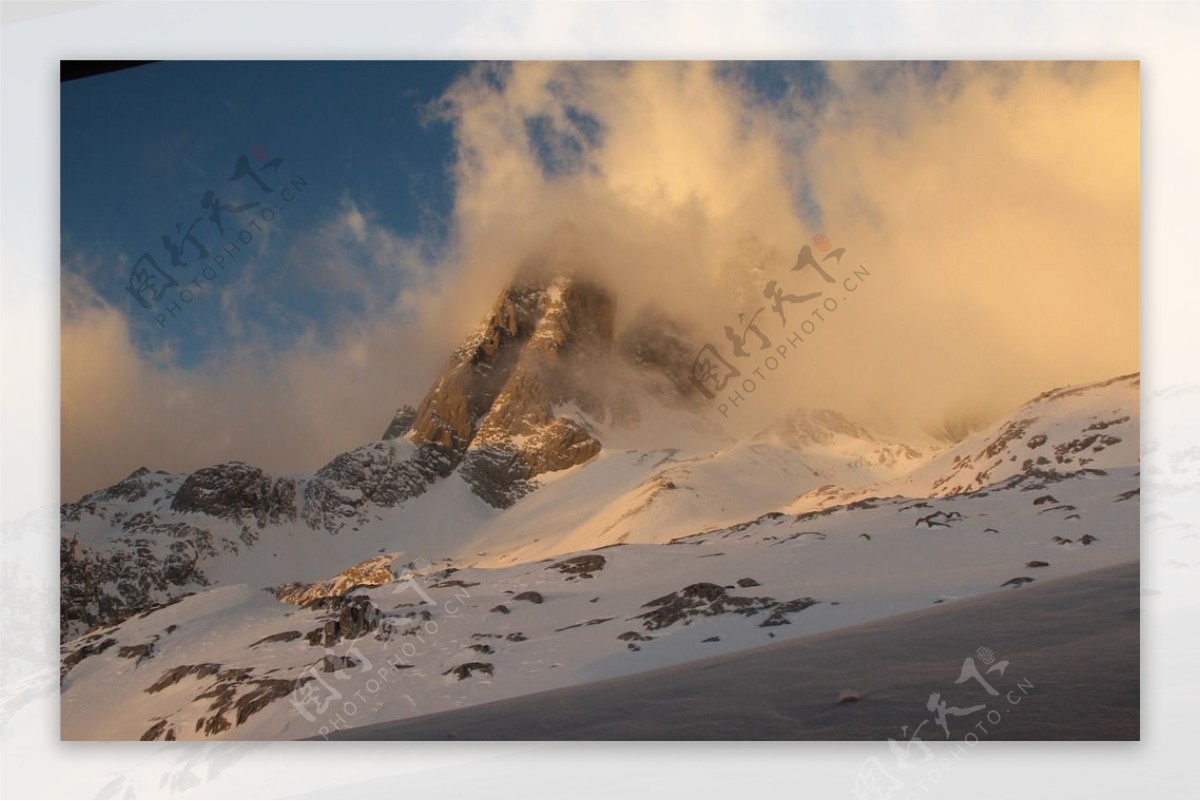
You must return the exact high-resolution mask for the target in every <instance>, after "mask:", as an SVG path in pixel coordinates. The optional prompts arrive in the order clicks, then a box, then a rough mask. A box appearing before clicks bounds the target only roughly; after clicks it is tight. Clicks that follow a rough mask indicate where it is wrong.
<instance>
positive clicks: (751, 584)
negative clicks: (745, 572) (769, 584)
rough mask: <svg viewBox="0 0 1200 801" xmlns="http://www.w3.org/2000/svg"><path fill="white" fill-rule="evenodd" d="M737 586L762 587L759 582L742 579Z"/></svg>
mask: <svg viewBox="0 0 1200 801" xmlns="http://www.w3.org/2000/svg"><path fill="white" fill-rule="evenodd" d="M737 585H738V586H739V587H761V586H762V585H761V584H759V583H758V582H757V581H755V580H754V579H752V578H740V579H738V580H737Z"/></svg>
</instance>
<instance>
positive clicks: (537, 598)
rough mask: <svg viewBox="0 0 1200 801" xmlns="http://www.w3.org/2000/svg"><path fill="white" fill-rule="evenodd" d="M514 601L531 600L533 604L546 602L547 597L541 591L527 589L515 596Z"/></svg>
mask: <svg viewBox="0 0 1200 801" xmlns="http://www.w3.org/2000/svg"><path fill="white" fill-rule="evenodd" d="M513 600H514V601H529V603H531V604H540V603H545V602H546V599H545V598H543V597H542V594H541V593H540V592H537V591H535V590H526V591H525V592H522V593H520V594H518V595H514V596H513Z"/></svg>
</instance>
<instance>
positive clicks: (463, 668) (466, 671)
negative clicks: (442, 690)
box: [442, 662, 492, 681]
mask: <svg viewBox="0 0 1200 801" xmlns="http://www.w3.org/2000/svg"><path fill="white" fill-rule="evenodd" d="M472 673H485V674H487V675H488V676H491V675H492V665H491V663H490V662H465V663H463V664H461V665H457V666H455V667H452V668H450V669H449V670H447V671H446V672H444V673H443V674H442V675H443V676H451V675H453V676H454V677H455V678H456V679H458V680H459V681H462V680H463V679H466V678H469V677H470V676H471V674H472Z"/></svg>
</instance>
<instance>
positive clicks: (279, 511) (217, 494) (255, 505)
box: [171, 462, 296, 528]
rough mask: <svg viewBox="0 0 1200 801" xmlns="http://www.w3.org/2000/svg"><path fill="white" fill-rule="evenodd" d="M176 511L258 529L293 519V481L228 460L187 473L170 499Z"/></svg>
mask: <svg viewBox="0 0 1200 801" xmlns="http://www.w3.org/2000/svg"><path fill="white" fill-rule="evenodd" d="M171 510H172V511H175V512H184V513H196V514H206V515H209V516H211V517H216V518H219V519H221V520H229V521H232V522H235V523H241V524H248V523H249V522H251V521H252V522H254V523H255V524H257V526H258V527H259V528H262V527H264V526H266V525H267V524H268V523H285V522H293V521H295V519H296V482H295V481H294V480H293V479H290V478H280V479H274V478H272V477H271V476H269V475H267V474H266V473H264V472H263V471H262V470H260V469H258V468H257V467H253V466H251V465H248V464H245V463H243V462H227V463H226V464H220V465H216V466H214V467H205V468H202V469H200V470H197V471H196V472H194V473H192V474H191V475H190V476H188V477H187V478H186V479H185V480H184V482H183V484H182V485H181V486H180V487H179V490H178V491H177V492H176V493H175V497H174V498H172V499H171Z"/></svg>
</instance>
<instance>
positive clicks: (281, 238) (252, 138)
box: [61, 61, 831, 368]
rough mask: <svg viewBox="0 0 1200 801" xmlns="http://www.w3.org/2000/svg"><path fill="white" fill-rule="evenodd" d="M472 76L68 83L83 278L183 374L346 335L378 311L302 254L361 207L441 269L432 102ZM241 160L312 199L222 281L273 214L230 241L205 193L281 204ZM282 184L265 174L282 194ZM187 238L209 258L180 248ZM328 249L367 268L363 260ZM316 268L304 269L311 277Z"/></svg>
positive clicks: (815, 211)
mask: <svg viewBox="0 0 1200 801" xmlns="http://www.w3.org/2000/svg"><path fill="white" fill-rule="evenodd" d="M471 66H472V65H471V64H470V63H468V62H422V61H413V62H265V61H264V62H232V61H231V62H187V61H177V62H160V63H156V64H150V65H145V66H141V67H137V68H133V69H128V70H123V71H119V72H114V73H108V74H105V75H99V76H95V77H91V78H86V79H82V80H77V81H70V82H67V83H64V84H62V89H61V103H62V106H61V107H62V127H61V130H62V149H61V154H62V160H61V164H62V176H61V180H62V187H61V188H62V263H63V268H64V270H66V271H68V272H76V273H79V274H80V275H82V276H83V277H84V278H85V279H86V280H87V282H88V284H89V285H90V286H91V288H92V289H93V290H94V291H95V292H96V293H97V294H98V295H99V296H100V297H101V298H103V299H104V300H105V301H106V302H108V303H109V304H111V305H112V306H114V307H115V308H117V309H120V310H122V311H123V312H124V313H125V314H126V315H127V317H128V319H129V321H130V329H131V331H130V336H131V339H132V340H133V343H134V344H135V346H137V347H138V348H139V349H141V350H143V351H145V352H150V351H155V350H159V349H161V348H162V346H163V345H168V346H169V348H170V353H171V359H172V361H173V362H174V363H175V364H176V365H178V366H180V367H184V368H187V367H189V366H194V365H197V364H200V363H201V362H203V361H204V359H205V358H206V357H208V356H210V355H212V353H213V349H214V348H217V347H220V348H225V347H227V346H228V344H229V341H230V339H231V338H234V339H235V340H244V341H246V342H252V343H253V344H254V345H256V346H260V347H262V346H267V347H270V346H272V345H283V344H286V343H288V342H290V341H293V340H295V339H296V338H298V337H300V336H302V335H304V334H306V333H309V334H315V335H316V336H317V337H318V338H320V337H321V336H322V333H323V332H328V331H331V330H333V326H329V325H326V323H328V322H329V321H330V319H331V317H334V316H337V315H343V314H347V313H356V312H365V311H366V310H365V309H364V308H362V305H363V303H364V295H363V293H362V292H361V288H362V287H361V285H359V286H357V287H355V290H356V291H346V292H340V291H339V289H338V287H337V286H331V285H330V282H328V281H321V280H317V281H312V280H305V281H299V280H289V276H292V277H293V278H294V276H295V272H294V269H295V267H296V261H297V260H301V261H305V262H307V261H309V260H310V259H311V258H312V256H313V249H314V248H316V249H322V245H321V244H320V243H314V242H313V241H312V236H313V232H315V231H318V230H320V228H321V226H322V225H323V224H325V223H327V222H328V221H329V220H331V219H333V218H335V217H336V216H337V215H339V214H340V213H342V212H344V211H346V209H347V207H352V208H354V209H355V210H357V211H360V212H362V213H365V214H367V215H369V218H370V219H371V221H372V222H374V223H376V224H378V225H380V226H382V227H383V228H384V229H385V230H386V231H388V232H389V234H390V235H394V236H395V237H397V238H398V239H402V240H403V241H407V242H416V243H419V248H420V255H421V256H422V257H424V258H425V259H427V260H428V261H429V262H436V261H438V257H439V256H440V255H441V251H442V250H443V249H444V248H446V247H447V246H448V245H449V243H450V242H451V240H452V231H453V208H454V191H453V181H452V172H451V168H452V165H453V160H454V158H455V153H454V141H453V130H452V127H451V125H450V124H449V123H448V122H447V121H445V120H444V119H442V118H441V117H439V115H438V114H437V113H436V112H435V110H434V104H435V102H436V101H437V99H438V98H439V97H441V96H442V95H443V93H444V92H445V91H446V90H447V88H448V87H450V86H451V85H452V84H453V83H454V81H455V80H456V79H458V78H459V77H461V76H462V75H463V74H464V73H465V72H466V71H467V70H469V69H470V68H471ZM499 69H500V71H501V72H503V69H504V67H503V65H501V66H500V68H499ZM718 74H719V75H720V76H721V77H722V78H723V79H725V80H728V81H736V82H738V83H740V84H742V85H743V86H744V87H746V88H747V89H748V90H749V91H748V93H747V99H748V100H749V101H750V102H752V103H761V104H772V105H774V104H778V103H780V101H782V100H784V99H785V98H787V97H788V96H789V95H793V96H795V95H798V97H799V99H801V100H803V101H804V102H805V103H806V104H811V105H812V106H813V107H814V108H816V107H819V106H820V104H821V103H822V102H823V101H824V99H825V98H826V97H828V96H829V95H830V93H831V84H830V81H829V80H828V77H827V76H826V71H825V66H824V65H823V64H820V63H817V62H757V63H733V62H731V63H726V64H722V65H720V66H719V70H718ZM574 121H575V122H576V127H577V131H578V132H579V143H578V145H575V147H576V148H577V147H579V146H583V147H589V146H597V145H599V144H600V141H601V140H602V138H603V136H604V131H603V127H602V125H601V124H600V123H599V122H598V121H597V120H595V119H594V118H592V117H590V116H589V115H588V114H587V113H586V111H584V110H577V113H576V117H575V120H574ZM544 122H545V121H544V120H542V119H539V118H531V119H530V120H528V121H527V125H526V130H527V134H528V136H529V139H530V142H531V144H532V147H533V148H534V152H535V156H537V157H538V158H540V159H541V160H542V166H543V170H544V172H545V174H546V176H547V178H553V177H554V176H555V175H557V174H561V173H563V172H569V171H570V170H572V169H575V168H576V167H577V166H578V160H577V159H574V158H571V157H570V156H571V154H572V145H573V144H574V143H573V142H571V141H567V142H565V143H564V142H555V141H552V140H551V139H550V137H553V136H555V135H556V133H555V132H554V131H553V130H552V129H551V128H550V127H548V126H546V125H544ZM551 144H555V145H564V144H565V145H566V147H565V148H564V147H550V145H551ZM555 153H557V155H555ZM564 153H566V154H567V156H568V157H567V158H566V159H565V160H564V157H563V154H564ZM242 156H245V157H246V158H247V160H248V164H250V165H251V166H253V167H256V168H261V167H263V166H264V164H268V163H270V162H271V161H272V160H273V159H276V158H279V159H282V162H281V163H280V164H279V165H278V169H277V170H276V171H273V174H274V175H275V176H276V177H278V178H279V179H280V180H281V181H282V182H283V183H287V180H288V179H290V178H294V177H297V176H298V177H300V178H302V179H303V181H304V182H305V187H304V189H303V196H302V197H299V198H298V199H297V200H296V201H295V202H291V203H288V204H286V208H282V209H280V212H279V214H278V215H277V216H276V217H275V219H274V220H272V221H271V223H270V225H269V228H270V230H269V232H267V234H268V235H267V236H263V237H258V238H257V239H255V240H254V241H252V242H251V243H250V244H249V245H247V246H245V247H243V248H242V249H241V251H239V252H238V253H237V254H236V255H235V256H232V257H226V258H225V259H224V263H223V264H222V269H221V271H219V272H216V273H215V275H216V277H215V278H213V279H211V280H208V279H205V278H204V276H203V275H202V274H201V273H200V270H201V268H202V267H203V266H206V265H211V264H212V261H211V260H212V259H215V258H216V254H218V253H219V252H220V251H221V249H222V247H223V244H222V243H229V242H232V241H234V237H236V236H237V235H238V233H239V232H240V231H241V230H247V227H246V225H245V223H247V222H248V221H249V220H250V219H253V218H254V217H255V215H256V214H257V212H258V209H248V210H246V211H243V212H242V213H241V214H240V215H239V214H224V215H222V217H223V219H224V220H226V221H229V220H231V219H232V220H233V221H234V222H233V224H230V225H229V226H228V230H226V231H225V232H224V236H222V235H221V233H220V232H219V231H218V230H217V228H216V226H215V225H214V224H213V223H212V222H211V221H210V220H209V218H208V215H209V211H208V210H207V209H206V208H205V207H203V206H202V204H201V200H202V198H203V196H204V194H205V192H207V191H209V190H212V191H213V192H215V194H216V197H217V198H218V199H219V200H220V202H222V203H224V204H233V205H241V204H248V203H251V202H253V201H254V200H259V201H261V202H262V203H263V204H264V205H268V203H267V200H268V199H267V198H266V197H265V196H264V195H263V194H262V193H260V192H258V191H257V189H256V187H254V186H253V185H252V184H251V183H250V182H249V180H250V179H248V178H246V177H243V178H242V179H241V181H240V182H230V181H229V180H228V179H229V178H230V176H231V175H232V174H233V171H234V167H235V165H236V164H237V161H238V159H239V157H242ZM271 174H272V173H263V174H262V176H261V178H262V180H263V181H264V183H266V184H267V185H271V182H270V180H269V178H270V176H271ZM272 188H273V189H274V187H272ZM277 205H279V204H278V203H277ZM796 205H797V207H798V210H800V211H801V212H802V213H804V214H806V215H807V216H809V217H818V216H819V213H820V210H819V206H818V205H817V204H816V201H815V199H814V198H813V197H812V195H811V193H809V192H808V190H807V188H806V187H798V188H797V192H796ZM198 217H199V218H201V220H200V222H199V223H198V224H197V225H195V226H194V227H193V226H192V223H193V222H194V221H195V220H196V219H197V218H198ZM237 220H242V222H243V224H242V225H238V224H237V223H236V221H237ZM262 226H266V223H265V221H262V220H260V227H262ZM187 230H191V232H192V233H193V234H194V235H195V236H196V239H197V241H198V242H199V244H200V245H201V246H202V247H204V248H205V249H206V250H207V251H208V252H209V259H210V261H204V260H202V259H199V258H198V257H199V255H200V253H199V251H198V250H196V249H195V248H194V247H192V246H191V245H185V244H184V243H183V242H182V238H183V233H185V232H186V231H187ZM255 230H257V229H255ZM251 232H252V233H254V232H255V231H254V230H252V231H251ZM306 234H307V235H308V236H307V237H306V236H305V235H306ZM164 235H169V236H171V237H172V239H173V240H175V241H176V243H177V244H179V245H180V246H181V248H182V252H181V255H180V258H181V260H182V261H183V262H184V263H185V266H182V267H171V266H169V260H170V255H169V254H168V252H167V251H166V250H165V249H164V246H163V244H162V237H163V236H164ZM142 254H149V255H150V256H151V258H153V259H154V262H155V264H157V265H158V266H159V267H161V268H163V270H164V271H165V272H167V273H168V274H170V275H172V276H173V277H174V278H175V279H176V280H177V281H178V283H179V287H176V288H175V289H173V290H170V291H167V292H166V293H165V294H164V295H163V297H161V298H159V299H158V300H157V302H155V300H154V292H153V288H151V289H150V291H149V293H143V295H144V296H145V297H147V300H148V301H149V302H151V304H152V308H150V309H146V308H144V307H143V306H141V305H140V304H139V303H138V302H137V301H136V300H135V299H134V297H133V296H132V294H131V293H130V292H129V290H128V289H127V286H128V284H129V283H130V276H131V268H132V267H133V265H134V264H135V263H138V262H139V260H140V259H141V257H142ZM190 255H194V256H195V257H197V258H191V257H190ZM324 255H325V257H326V258H335V259H336V258H341V259H344V260H355V259H359V260H367V259H369V256H367V255H366V254H364V253H356V252H353V251H352V250H347V251H346V252H344V253H341V254H334V253H325V254H324ZM141 265H142V266H143V267H145V266H146V265H147V263H146V262H144V261H143V262H141ZM352 267H353V265H351V268H352ZM315 269H318V270H319V269H321V268H320V267H319V266H318V267H316V268H315ZM290 271H291V272H290ZM311 272H312V271H311V270H309V271H306V275H308V276H309V277H310V278H311ZM151 274H153V270H151ZM210 274H212V273H211V271H210ZM331 274H332V273H331ZM193 279H195V280H198V281H199V285H200V287H203V289H202V290H201V289H199V288H198V287H197V286H196V285H191V289H190V290H189V291H190V292H192V294H191V295H190V297H192V298H193V300H192V301H191V302H190V303H188V304H186V305H182V304H181V305H180V307H179V308H180V309H182V311H180V312H178V313H177V314H175V315H170V314H169V313H168V311H167V307H168V306H169V304H170V303H171V301H172V299H174V298H176V293H177V292H179V291H180V289H182V288H184V287H188V286H189V282H190V281H191V280H193ZM157 280H158V281H159V282H160V283H165V281H164V279H162V278H159V279H157ZM363 280H365V281H367V282H370V281H376V282H378V286H377V294H378V295H379V296H380V299H381V301H382V302H386V301H389V300H391V298H392V297H394V296H395V294H396V293H397V292H398V291H399V290H400V289H401V287H400V286H398V285H396V284H395V283H394V282H395V281H403V280H404V271H403V270H400V269H391V270H380V271H375V272H371V271H369V270H368V271H366V273H365V275H364V276H363ZM222 293H225V295H226V297H225V299H224V302H223V301H222V299H221V294H222ZM231 293H232V294H233V295H234V297H229V295H230V294H231ZM159 315H165V316H166V319H165V320H161V319H159ZM234 316H236V317H237V320H234V319H233V317H234Z"/></svg>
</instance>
